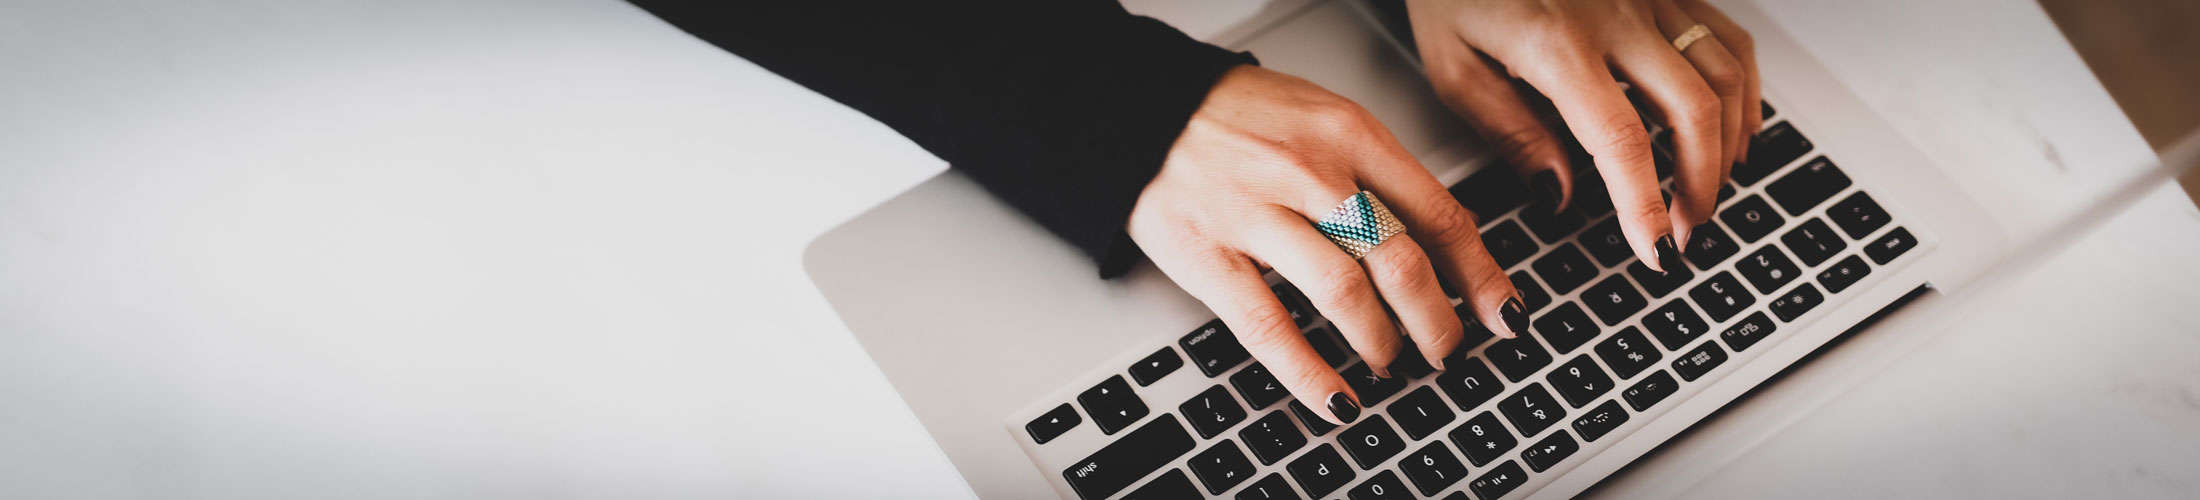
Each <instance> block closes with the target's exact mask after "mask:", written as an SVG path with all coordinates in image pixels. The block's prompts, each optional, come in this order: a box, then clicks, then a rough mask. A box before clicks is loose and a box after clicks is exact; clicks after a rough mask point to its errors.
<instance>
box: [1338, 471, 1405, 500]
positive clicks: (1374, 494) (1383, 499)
mask: <svg viewBox="0 0 2200 500" xmlns="http://www.w3.org/2000/svg"><path fill="white" fill-rule="evenodd" d="M1345 497H1346V498H1351V499H1352V500H1411V499H1412V498H1413V492H1412V491H1409V490H1406V483H1404V482H1400V481H1398V475H1397V474H1392V473H1391V472H1390V471H1387V470H1386V471H1382V472H1377V473H1375V477H1370V478H1367V480H1366V481H1362V482H1360V485H1359V486H1354V487H1352V491H1349V492H1346V493H1345Z"/></svg>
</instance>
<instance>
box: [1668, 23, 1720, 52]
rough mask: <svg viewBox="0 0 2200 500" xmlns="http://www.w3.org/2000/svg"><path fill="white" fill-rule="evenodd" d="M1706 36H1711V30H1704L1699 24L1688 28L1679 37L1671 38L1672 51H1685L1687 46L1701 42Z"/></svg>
mask: <svg viewBox="0 0 2200 500" xmlns="http://www.w3.org/2000/svg"><path fill="white" fill-rule="evenodd" d="M1707 36H1711V28H1706V27H1704V25H1701V24H1698V25H1695V26H1689V27H1688V31H1683V32H1681V36H1676V37H1673V50H1674V51H1686V50H1688V46H1690V45H1695V44H1696V41H1697V40H1702V39H1704V37H1707Z"/></svg>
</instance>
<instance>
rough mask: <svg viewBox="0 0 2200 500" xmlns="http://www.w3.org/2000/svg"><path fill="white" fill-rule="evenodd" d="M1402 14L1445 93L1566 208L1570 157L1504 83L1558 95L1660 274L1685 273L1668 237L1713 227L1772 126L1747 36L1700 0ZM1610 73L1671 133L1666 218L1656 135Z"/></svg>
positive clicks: (1483, 1)
mask: <svg viewBox="0 0 2200 500" xmlns="http://www.w3.org/2000/svg"><path fill="white" fill-rule="evenodd" d="M1406 7H1407V15H1408V16H1409V17H1410V18H1411V20H1412V25H1413V37H1414V43H1415V45H1417V46H1418V47H1417V48H1418V49H1419V50H1420V53H1421V61H1422V63H1423V66H1424V67H1425V68H1426V70H1427V72H1428V78H1429V81H1430V82H1431V83H1432V84H1433V85H1434V86H1435V88H1436V94H1437V95H1438V96H1439V97H1441V98H1442V99H1443V101H1444V103H1445V105H1447V106H1450V107H1451V108H1452V110H1453V111H1456V112H1458V113H1459V114H1460V115H1462V116H1465V117H1466V118H1467V120H1468V121H1469V122H1471V123H1473V124H1474V126H1475V128H1477V129H1478V130H1479V132H1481V134H1482V135H1483V136H1484V137H1486V138H1488V139H1489V140H1490V141H1491V142H1493V143H1495V144H1496V145H1497V146H1498V147H1499V148H1500V149H1501V150H1503V151H1504V154H1505V155H1506V159H1507V160H1509V161H1510V162H1511V163H1512V164H1513V165H1514V167H1515V168H1517V169H1519V170H1520V178H1522V179H1534V180H1532V181H1530V182H1533V183H1537V184H1542V185H1541V186H1538V188H1540V189H1544V190H1547V191H1551V192H1553V194H1554V195H1555V196H1556V197H1557V198H1558V199H1556V200H1552V201H1553V202H1555V203H1557V205H1556V206H1557V207H1563V206H1565V204H1566V202H1567V201H1568V200H1570V199H1571V198H1572V194H1571V193H1572V191H1573V177H1572V175H1571V172H1572V170H1571V169H1569V168H1567V167H1568V165H1567V159H1566V154H1565V150H1564V149H1563V148H1561V147H1560V146H1559V142H1558V141H1556V140H1555V139H1554V138H1553V137H1554V135H1553V133H1552V131H1551V130H1549V129H1548V128H1546V127H1545V126H1544V124H1543V123H1542V122H1540V121H1538V120H1537V119H1536V117H1535V115H1534V114H1533V113H1532V112H1530V111H1529V107H1528V105H1527V104H1526V102H1525V101H1524V100H1522V98H1521V95H1520V93H1519V92H1517V91H1516V90H1515V89H1514V87H1513V85H1512V82H1511V81H1510V79H1509V78H1507V76H1506V74H1507V73H1508V72H1510V73H1511V74H1512V75H1515V76H1518V77H1519V78H1521V79H1523V80H1526V81H1527V83H1528V84H1529V85H1530V86H1533V87H1534V89H1535V90H1536V91H1537V92H1539V93H1541V94H1543V95H1544V96H1546V97H1549V98H1550V100H1551V103H1552V104H1553V105H1555V107H1557V108H1558V112H1559V115H1560V116H1561V117H1563V118H1564V119H1565V121H1566V124H1567V127H1568V128H1570V129H1572V130H1571V132H1572V133H1573V135H1574V137H1575V138H1577V139H1579V141H1580V142H1581V145H1582V147H1583V148H1584V149H1587V150H1588V151H1589V154H1590V155H1591V156H1594V157H1595V159H1596V167H1597V171H1598V172H1600V173H1601V174H1602V176H1603V177H1604V181H1605V184H1606V185H1607V186H1608V187H1609V189H1610V190H1611V193H1612V206H1613V207H1615V208H1616V209H1617V210H1618V211H1619V214H1620V215H1619V220H1620V226H1621V228H1622V230H1623V231H1624V232H1625V233H1626V234H1627V238H1628V242H1629V244H1630V245H1632V246H1633V248H1634V250H1635V255H1636V256H1637V257H1639V258H1641V259H1642V262H1643V263H1644V264H1645V265H1647V266H1649V267H1650V268H1652V269H1656V270H1659V271H1664V270H1665V268H1667V267H1671V266H1676V265H1680V264H1679V251H1678V250H1677V249H1676V248H1675V247H1674V246H1673V242H1672V240H1669V239H1666V238H1667V237H1668V236H1677V237H1678V238H1679V239H1680V241H1684V242H1685V241H1688V238H1689V236H1690V233H1691V232H1692V230H1693V229H1694V228H1695V227H1696V226H1697V225H1699V224H1702V223H1704V222H1705V221H1708V220H1710V218H1711V212H1712V208H1713V206H1714V204H1715V202H1716V199H1717V197H1718V192H1719V186H1720V184H1721V183H1724V182H1725V181H1726V177H1727V173H1728V172H1729V171H1731V170H1732V167H1733V165H1734V164H1735V163H1736V162H1740V161H1744V160H1745V159H1746V158H1747V157H1748V155H1749V138H1750V136H1751V135H1752V134H1755V133H1756V131H1757V127H1758V125H1759V122H1760V121H1761V120H1762V119H1763V117H1762V116H1761V115H1759V114H1758V112H1757V109H1758V103H1759V102H1760V96H1759V94H1758V87H1757V63H1756V58H1755V55H1754V53H1753V50H1752V46H1751V42H1750V38H1749V32H1747V31H1743V30H1742V28H1741V27H1740V26H1737V25H1735V24H1734V22H1733V21H1731V20H1729V19H1727V17H1726V15H1724V14H1721V13H1720V12H1719V10H1718V9H1715V8H1712V7H1711V6H1710V5H1707V4H1704V3H1703V2H1702V1H1701V0H1575V1H1568V0H1542V1H1539V0H1409V1H1408V2H1407V5H1406ZM1697 24H1702V25H1704V26H1706V27H1708V28H1710V31H1711V36H1707V37H1703V38H1701V39H1698V40H1696V41H1695V42H1694V43H1692V44H1690V45H1688V48H1687V50H1685V51H1681V50H1675V49H1674V47H1673V42H1672V41H1673V40H1674V39H1675V38H1676V37H1679V36H1680V35H1681V34H1682V33H1684V32H1686V31H1687V30H1688V29H1689V28H1690V27H1692V26H1695V25H1697ZM1614 72H1616V73H1617V76H1618V77H1620V78H1624V79H1626V80H1627V81H1628V82H1630V83H1631V84H1633V86H1634V87H1635V88H1636V89H1638V90H1639V91H1640V92H1642V94H1643V95H1644V96H1646V97H1647V98H1648V100H1649V101H1650V103H1651V107H1652V108H1653V110H1652V114H1654V115H1659V118H1660V119H1661V120H1662V121H1663V122H1664V123H1666V124H1667V125H1668V126H1669V128H1672V129H1673V131H1674V147H1675V149H1677V150H1678V151H1676V152H1675V155H1676V156H1678V157H1679V158H1678V160H1679V162H1678V163H1679V165H1678V166H1677V168H1676V169H1675V170H1676V171H1675V173H1674V177H1675V180H1674V183H1673V186H1674V191H1675V193H1674V196H1673V201H1672V207H1671V209H1670V210H1668V209H1667V208H1666V204H1665V203H1664V199H1663V198H1662V197H1661V196H1660V190H1659V188H1658V176H1657V171H1656V167H1655V166H1654V165H1653V163H1652V159H1651V158H1652V156H1651V153H1650V137H1649V135H1647V134H1646V133H1645V131H1644V129H1643V126H1642V123H1641V122H1640V121H1639V120H1637V119H1636V115H1635V111H1634V108H1633V107H1631V106H1629V104H1628V100H1627V97H1626V96H1625V95H1623V94H1622V93H1621V90H1620V86H1619V85H1618V83H1617V82H1615V81H1614V76H1615V75H1614ZM1676 233H1677V234H1676Z"/></svg>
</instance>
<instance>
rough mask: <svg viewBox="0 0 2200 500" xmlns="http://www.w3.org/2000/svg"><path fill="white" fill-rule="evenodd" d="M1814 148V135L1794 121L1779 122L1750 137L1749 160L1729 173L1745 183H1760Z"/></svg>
mask: <svg viewBox="0 0 2200 500" xmlns="http://www.w3.org/2000/svg"><path fill="white" fill-rule="evenodd" d="M1810 150H1811V144H1810V139H1808V138H1805V137H1803V133H1802V132H1798V131H1796V130H1795V126H1794V125H1789V124H1788V123H1787V122H1780V123H1775V124H1772V126H1770V127H1766V128H1765V129H1764V130H1763V131H1759V132H1757V136H1756V137H1754V138H1751V139H1750V144H1749V161H1748V162H1744V163H1742V164H1740V165H1735V166H1734V171H1733V172H1732V173H1731V174H1729V176H1730V177H1733V178H1734V182H1739V183H1742V185H1744V186H1747V185H1751V184H1756V183H1757V181H1761V180H1764V179H1765V177H1769V176H1771V175H1772V173H1773V172H1776V171H1779V170H1780V167H1783V166H1786V165H1787V164H1788V162H1792V161H1795V159H1796V158H1802V157H1803V155H1804V154H1807V153H1810Z"/></svg>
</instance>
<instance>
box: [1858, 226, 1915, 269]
mask: <svg viewBox="0 0 2200 500" xmlns="http://www.w3.org/2000/svg"><path fill="white" fill-rule="evenodd" d="M1916 247H1917V237H1914V236H1910V230H1908V229H1903V228H1900V227H1897V228H1894V229H1892V230H1889V231H1887V235H1886V236H1881V237H1879V239H1878V240H1875V241H1873V242H1872V244H1871V245H1869V246H1865V247H1864V255H1866V256H1869V257H1871V258H1872V262H1877V263H1880V264H1885V263H1888V262H1894V258H1895V257H1901V256H1902V254H1903V253H1904V252H1908V251H1910V249H1911V248H1916Z"/></svg>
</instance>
